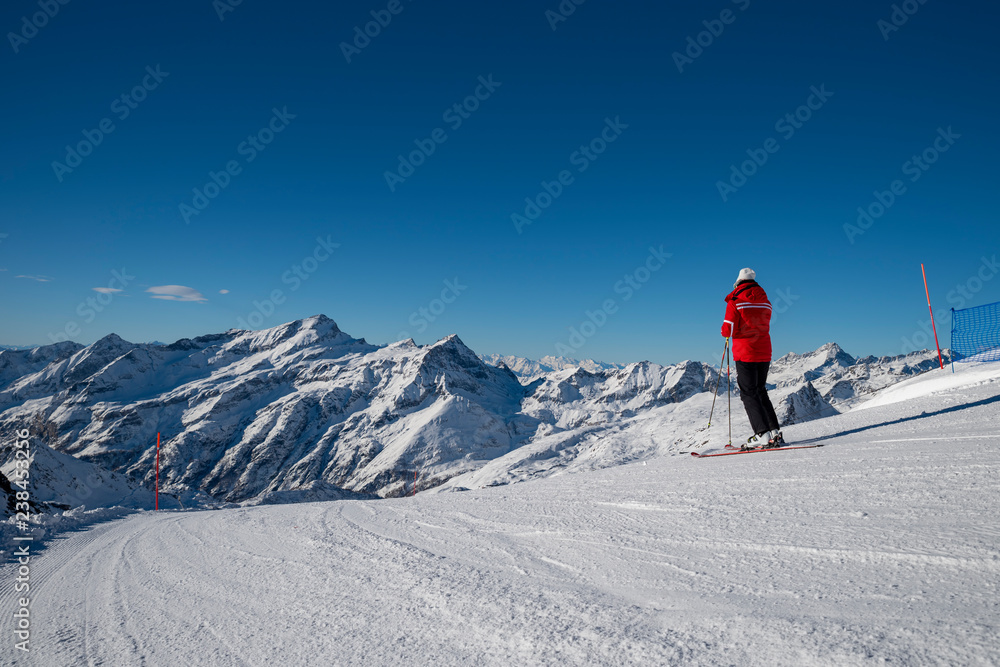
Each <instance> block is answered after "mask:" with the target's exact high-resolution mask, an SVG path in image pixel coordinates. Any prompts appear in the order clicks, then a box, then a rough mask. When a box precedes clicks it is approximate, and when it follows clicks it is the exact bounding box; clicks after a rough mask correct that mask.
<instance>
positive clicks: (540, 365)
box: [479, 354, 625, 384]
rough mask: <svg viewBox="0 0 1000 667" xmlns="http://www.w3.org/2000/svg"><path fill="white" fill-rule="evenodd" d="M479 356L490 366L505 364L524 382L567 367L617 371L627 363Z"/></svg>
mask: <svg viewBox="0 0 1000 667" xmlns="http://www.w3.org/2000/svg"><path fill="white" fill-rule="evenodd" d="M479 358H480V359H482V360H483V361H485V362H486V363H488V364H489V365H490V366H499V365H500V364H503V365H504V366H506V367H507V368H509V369H510V370H511V371H513V373H514V375H516V376H517V377H518V378H519V379H520V380H521V382H522V383H524V384H528V383H529V382H531V381H532V380H537V379H538V378H541V377H544V376H546V375H548V374H549V373H552V372H555V371H562V370H565V369H567V368H582V369H583V370H585V371H589V372H591V373H600V372H602V371H615V370H620V369H622V368H625V364H612V363H607V362H604V361H594V360H593V359H570V358H568V357H553V356H545V357H542V358H541V359H526V358H524V357H517V356H514V355H509V354H481V355H479Z"/></svg>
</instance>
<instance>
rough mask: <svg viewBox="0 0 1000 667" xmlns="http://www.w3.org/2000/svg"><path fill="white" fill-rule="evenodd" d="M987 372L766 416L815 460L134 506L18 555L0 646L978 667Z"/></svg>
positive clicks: (1, 605)
mask: <svg viewBox="0 0 1000 667" xmlns="http://www.w3.org/2000/svg"><path fill="white" fill-rule="evenodd" d="M946 378H947V379H946ZM958 378H964V381H962V380H959V379H958ZM998 380H1000V365H996V364H995V365H994V366H993V367H992V368H991V367H987V366H983V367H981V368H980V367H972V366H970V367H963V366H961V365H960V366H959V373H957V374H956V375H955V376H954V378H953V377H952V376H950V370H949V371H934V372H931V373H927V374H925V375H923V376H921V377H920V378H917V379H914V380H912V381H910V382H908V383H906V386H905V387H902V388H899V389H896V390H895V393H896V395H897V396H901V395H902V396H903V397H902V398H900V400H896V401H893V402H889V403H886V404H879V403H878V400H879V399H878V397H876V398H875V399H874V400H873V401H871V402H870V403H869V405H868V406H867V407H866V409H864V410H854V411H851V412H849V413H846V414H841V415H836V416H833V417H829V418H825V419H821V420H816V421H811V422H807V423H804V424H799V425H795V426H791V427H789V428H787V429H786V436H787V437H788V439H789V440H790V441H796V442H809V441H821V442H823V443H824V444H825V445H826V446H825V447H823V448H821V449H809V450H798V451H789V452H772V453H761V454H750V455H745V456H732V457H724V458H718V459H695V458H694V457H691V456H689V455H683V454H677V455H670V454H663V455H660V456H656V457H654V458H651V459H649V460H647V461H642V462H637V463H631V464H623V465H619V466H616V467H612V468H604V469H600V470H595V471H592V472H581V473H578V474H573V475H567V474H562V475H560V474H555V475H552V476H549V477H546V478H544V479H539V480H536V481H529V482H526V483H521V484H516V485H505V486H499V487H493V488H486V489H482V490H473V491H466V492H453V493H436V494H427V493H423V494H420V495H418V496H416V497H414V498H395V499H385V500H340V501H334V502H321V503H306V504H298V505H276V506H259V507H244V508H239V509H225V510H217V511H198V512H161V513H152V512H138V513H135V514H132V515H130V516H127V517H125V518H122V519H118V520H113V521H109V522H106V523H102V524H100V525H97V526H96V527H94V528H91V529H90V530H87V531H86V532H78V533H73V534H70V535H67V536H65V537H63V538H60V539H58V540H55V541H53V542H51V543H50V544H49V545H48V547H47V548H46V549H45V551H43V552H42V554H41V555H40V556H39V557H36V558H35V559H33V560H32V562H31V585H32V590H31V596H32V606H31V619H32V632H33V634H32V644H31V649H32V650H31V652H30V653H28V654H20V653H17V654H15V651H14V649H13V642H12V640H11V638H10V636H9V633H8V636H7V637H6V638H5V640H4V641H3V642H2V643H0V660H2V662H3V664H15V663H16V664H27V665H78V664H79V665H84V664H106V665H126V664H129V665H132V664H145V665H171V666H173V665H272V664H282V665H284V664H295V665H300V664H301V665H331V664H337V665H361V664H365V665H413V664H435V665H438V664H440V665H472V664H475V665H494V664H495V665H514V664H516V665H535V664H547V665H548V664H573V665H577V664H579V665H586V664H602V665H603V664H608V665H611V664H613V665H622V664H627V665H661V664H692V665H727V666H728V665H837V666H840V665H882V664H896V665H996V664H1000V595H998V591H997V585H998V583H1000V528H998V527H997V522H996V520H995V518H994V517H995V514H996V507H997V504H998V501H1000V487H998V484H997V468H998V464H1000V447H998V441H1000V426H997V423H996V422H997V418H998V417H1000V392H998V389H1000V385H998ZM890 391H893V390H890ZM900 392H903V394H900ZM904 394H905V395H904ZM886 395H887V396H890V395H891V394H889V393H887V394H886ZM649 419H650V424H649V432H650V433H652V432H653V431H654V426H655V423H656V418H655V417H649ZM661 426H663V427H664V428H669V422H668V421H664V422H663V423H662V424H661ZM719 428H720V427H719V426H715V427H713V431H715V430H717V429H719ZM712 440H713V443H715V441H716V440H717V438H716V435H715V434H713V436H712ZM2 582H3V583H2V586H3V588H2V589H0V591H2V594H0V616H2V617H3V618H6V619H10V618H11V614H12V613H13V611H14V609H15V603H14V597H15V596H14V595H13V593H12V586H13V569H12V566H9V565H8V566H7V567H6V568H5V570H4V572H3V579H2ZM8 622H9V621H8Z"/></svg>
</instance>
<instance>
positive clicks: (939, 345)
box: [920, 264, 944, 370]
mask: <svg viewBox="0 0 1000 667" xmlns="http://www.w3.org/2000/svg"><path fill="white" fill-rule="evenodd" d="M920 272H921V273H922V274H924V293H925V294H926V295H927V310H929V311H930V313H931V328H932V329H933V330H934V344H935V345H936V346H937V351H938V362H939V363H940V364H941V369H942V370H943V369H944V358H942V357H941V344H940V343H938V337H937V325H936V324H934V309H933V308H931V292H930V290H929V289H927V271H926V270H925V269H924V265H923V264H921V265H920Z"/></svg>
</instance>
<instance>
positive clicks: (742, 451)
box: [691, 445, 823, 459]
mask: <svg viewBox="0 0 1000 667" xmlns="http://www.w3.org/2000/svg"><path fill="white" fill-rule="evenodd" d="M822 446H823V445H792V446H790V447H768V448H766V449H765V448H762V447H760V448H757V449H734V450H733V451H726V452H716V453H714V454H699V453H698V452H691V456H696V457H698V458H699V459H707V458H709V457H711V456H736V455H737V454H757V453H760V452H783V451H785V450H787V449H814V448H816V447H822Z"/></svg>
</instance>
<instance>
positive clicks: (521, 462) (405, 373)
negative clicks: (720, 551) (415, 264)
mask: <svg viewBox="0 0 1000 667" xmlns="http://www.w3.org/2000/svg"><path fill="white" fill-rule="evenodd" d="M486 358H487V359H490V360H496V361H497V362H498V364H502V365H497V366H494V365H491V364H488V363H485V362H484V361H483V359H482V358H480V357H479V356H478V355H476V354H475V353H474V352H473V351H472V350H470V349H469V348H468V347H466V346H465V344H464V343H462V341H461V339H459V338H458V336H454V335H452V336H448V337H446V338H443V339H442V340H440V341H438V342H436V343H434V344H432V345H425V346H418V345H416V344H414V343H413V342H412V341H409V340H408V341H401V342H398V343H394V344H392V345H387V346H377V345H372V344H369V343H367V342H366V341H365V340H364V339H356V338H353V337H351V336H349V335H348V334H346V333H344V332H342V331H341V330H340V329H339V328H338V327H337V325H336V323H335V322H334V321H333V320H331V319H329V318H328V317H326V316H323V315H318V316H314V317H310V318H306V319H303V320H298V321H295V322H289V323H286V324H282V325H280V326H276V327H273V328H271V329H265V330H262V331H242V330H230V331H227V332H225V333H220V334H210V335H205V336H199V337H197V338H194V339H181V340H179V341H176V342H175V343H172V344H170V345H156V344H148V343H144V344H135V343H130V342H128V341H125V340H123V339H121V338H120V337H119V336H117V335H115V334H110V335H108V336H105V337H104V338H102V339H100V340H98V341H96V342H95V343H93V344H91V345H89V346H86V347H84V346H81V345H79V344H76V343H58V344H55V345H48V346H42V347H39V348H34V349H31V350H4V351H2V352H0V438H3V440H2V443H3V444H2V445H0V464H8V463H9V462H10V459H11V457H12V452H11V450H10V445H9V443H10V442H11V441H12V438H11V437H10V436H11V434H12V433H13V432H14V431H15V430H17V429H18V428H24V425H25V424H29V423H35V422H36V420H40V421H39V422H38V423H42V424H44V425H45V429H44V430H45V432H46V433H49V434H50V435H49V436H46V437H44V438H42V437H39V436H37V434H36V437H35V438H34V446H35V447H36V448H37V449H39V451H40V453H39V456H38V457H37V461H38V463H37V465H38V466H39V467H40V468H44V467H48V468H52V469H53V470H52V471H51V474H50V475H49V478H50V479H49V482H48V484H49V486H48V487H47V488H46V489H41V488H40V489H38V493H39V494H43V495H44V494H47V495H46V496H45V497H46V498H48V499H49V502H51V503H54V504H55V505H60V504H62V505H65V504H69V505H72V506H75V505H74V502H76V501H74V499H73V498H72V497H67V493H68V491H67V492H59V491H57V490H54V489H56V487H58V488H65V489H70V488H76V487H74V486H73V480H66V479H62V478H64V477H66V476H67V475H68V476H71V477H79V476H89V477H91V478H93V479H97V478H98V477H100V475H97V476H95V475H94V473H95V471H94V470H93V469H86V470H85V469H84V468H77V467H75V466H73V465H69V464H70V463H71V461H68V460H67V459H66V458H64V457H63V458H60V457H62V456H63V455H70V456H72V457H75V458H76V459H77V460H79V461H80V462H81V463H86V464H88V465H92V466H96V467H97V468H98V469H100V470H105V471H108V472H109V473H114V475H115V477H114V478H113V481H112V477H107V480H108V481H106V482H95V484H97V485H98V486H102V487H104V486H109V485H110V486H109V488H105V489H103V491H106V493H104V494H103V495H102V496H101V498H103V499H104V500H105V501H106V502H112V501H113V497H121V499H122V502H136V503H139V504H141V502H145V501H146V500H148V498H149V496H148V495H143V494H142V493H139V490H145V491H147V492H148V491H149V490H151V489H152V484H153V476H154V468H153V466H154V462H155V457H156V451H155V442H156V434H157V432H160V433H161V434H162V438H163V446H162V449H161V453H160V454H161V456H160V458H161V460H160V464H161V471H160V481H161V487H162V489H163V491H164V492H166V493H170V494H173V495H174V496H176V497H177V498H178V499H180V500H181V502H183V503H185V504H189V503H192V502H195V503H197V502H201V501H204V500H206V499H207V500H210V501H211V502H223V501H224V502H237V503H268V502H288V501H290V500H295V499H299V500H302V499H314V500H316V499H329V498H334V497H342V496H341V495H340V494H341V492H345V493H360V494H376V495H379V496H400V495H406V494H410V493H413V492H414V491H415V490H416V491H424V490H427V489H430V488H435V487H439V488H440V490H446V489H448V488H462V487H467V486H468V485H469V484H472V485H477V484H478V485H490V484H496V483H506V482H509V481H517V480H519V479H529V478H531V477H537V476H540V475H542V476H544V475H547V474H553V473H554V472H558V471H560V470H573V469H578V468H585V467H605V466H609V465H617V464H620V463H622V462H625V461H628V460H635V459H638V458H643V457H647V456H651V455H654V454H657V453H659V454H666V453H669V452H672V451H677V450H678V449H680V448H682V447H686V446H689V445H690V443H691V442H692V440H693V439H694V438H695V437H701V436H697V434H698V433H699V432H700V431H703V430H704V428H703V427H704V422H705V420H706V418H707V410H708V406H709V405H710V403H711V399H712V392H713V391H714V390H715V388H716V386H717V382H718V380H719V374H718V370H717V369H715V368H713V367H712V366H710V365H708V364H704V363H701V362H694V361H685V362H682V363H679V364H674V365H671V366H660V365H658V364H653V363H649V362H640V363H632V364H628V365H626V366H618V365H614V364H600V363H599V362H579V364H580V365H578V366H577V365H572V364H571V360H563V359H555V358H545V359H542V360H538V361H537V362H533V361H531V360H523V359H518V358H512V357H506V358H505V357H492V356H489V357H486ZM507 361H510V362H511V363H512V364H513V365H514V366H516V367H517V368H518V369H519V370H520V372H521V373H523V375H521V376H520V377H519V376H518V375H517V374H516V373H515V371H514V370H513V369H512V368H510V367H509V366H508V365H507ZM936 363H937V360H936V355H933V354H931V353H929V352H923V353H913V354H911V355H905V356H899V357H888V358H880V359H876V358H874V357H866V358H864V359H860V360H856V359H854V358H853V357H851V356H850V355H848V354H846V353H845V352H844V351H843V350H841V349H840V348H839V347H838V346H836V345H835V344H828V345H824V346H823V347H821V348H820V349H818V350H816V351H814V352H810V353H807V354H803V355H795V354H790V355H785V356H784V357H782V358H780V359H778V360H776V361H775V362H774V364H773V367H772V369H773V370H772V374H771V376H770V380H771V381H772V382H773V387H774V389H773V392H772V397H773V400H774V402H775V407H776V409H777V410H778V412H779V417H780V418H781V419H782V420H783V423H786V424H787V423H794V422H797V421H804V420H808V419H816V418H819V417H822V416H826V415H829V414H833V413H835V412H836V411H837V410H838V405H839V406H843V405H847V404H849V403H850V402H851V401H853V400H855V399H859V398H861V397H864V396H866V395H867V394H869V393H870V392H872V391H876V390H877V389H879V388H882V387H884V386H888V385H889V384H892V383H893V382H895V381H898V379H899V378H901V377H906V376H909V375H913V374H915V373H917V372H920V371H922V370H926V369H928V368H931V367H933V365H934V364H936ZM557 366H559V367H558V368H557ZM546 367H551V368H552V369H553V370H550V371H545V372H542V374H541V375H538V374H537V373H536V372H537V371H544V368H546ZM734 384H735V383H734ZM734 405H735V409H734V428H736V429H739V428H745V427H741V426H740V419H742V416H741V412H742V407H741V406H740V405H739V403H738V399H734ZM720 414H721V413H720ZM44 448H51V450H53V451H52V452H51V454H52V455H51V456H50V455H48V454H47V453H46V452H45V451H44ZM56 469H58V470H56ZM38 473H39V474H38V476H37V477H38V479H40V480H44V479H45V474H43V473H44V471H43V470H41V469H39V470H38ZM56 478H60V479H58V480H57V479H56ZM102 479H103V478H102ZM57 482H58V483H57ZM60 485H61V486H60ZM110 487H113V488H110ZM109 489H110V490H109ZM60 493H61V494H62V495H60ZM70 495H72V494H70ZM39 497H41V495H39ZM199 499H201V501H199ZM140 501H141V502H140ZM77 504H79V503H78V502H77ZM119 504H121V503H119Z"/></svg>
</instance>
